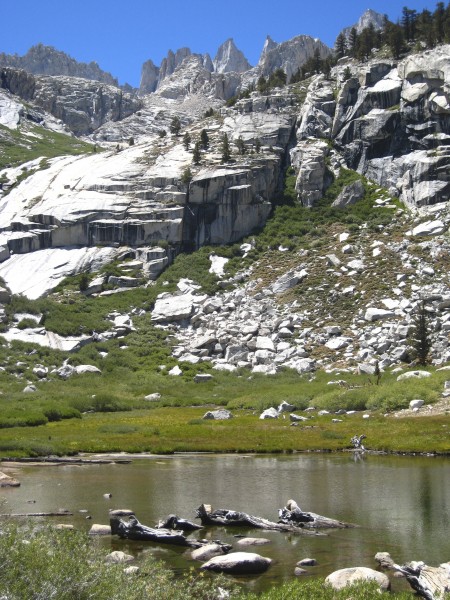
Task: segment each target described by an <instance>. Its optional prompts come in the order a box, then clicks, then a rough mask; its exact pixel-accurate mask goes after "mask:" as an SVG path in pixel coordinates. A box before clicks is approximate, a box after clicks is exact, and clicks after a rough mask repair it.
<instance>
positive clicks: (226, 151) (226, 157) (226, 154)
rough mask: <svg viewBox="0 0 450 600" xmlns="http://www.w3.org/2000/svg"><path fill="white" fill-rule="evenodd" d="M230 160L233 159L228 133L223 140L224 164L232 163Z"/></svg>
mask: <svg viewBox="0 0 450 600" xmlns="http://www.w3.org/2000/svg"><path fill="white" fill-rule="evenodd" d="M230 159H231V150H230V141H229V139H228V135H227V134H226V133H224V134H223V138H222V163H227V162H230Z"/></svg>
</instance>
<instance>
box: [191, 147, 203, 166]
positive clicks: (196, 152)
mask: <svg viewBox="0 0 450 600" xmlns="http://www.w3.org/2000/svg"><path fill="white" fill-rule="evenodd" d="M192 160H193V161H194V164H195V165H199V164H200V161H201V160H202V155H201V154H200V142H195V146H194V151H193V152H192Z"/></svg>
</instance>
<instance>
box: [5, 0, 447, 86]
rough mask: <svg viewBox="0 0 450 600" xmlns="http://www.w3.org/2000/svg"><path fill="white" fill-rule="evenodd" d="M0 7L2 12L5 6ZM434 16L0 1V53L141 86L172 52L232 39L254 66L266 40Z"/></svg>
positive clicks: (235, 4)
mask: <svg viewBox="0 0 450 600" xmlns="http://www.w3.org/2000/svg"><path fill="white" fill-rule="evenodd" d="M2 4H3V6H2ZM405 5H406V6H408V8H411V9H416V10H418V11H420V10H422V9H424V8H428V9H429V10H434V9H435V7H436V2H435V1H434V0H433V1H432V2H430V1H428V0H422V1H417V2H416V1H412V0H410V1H409V2H407V1H406V0H389V1H383V0H364V1H363V2H358V1H354V0H348V1H347V0H343V1H340V2H339V1H337V0H321V1H314V0H284V1H279V0H224V1H221V2H215V1H214V0H166V1H161V0H128V1H124V0H120V2H119V1H118V0H109V1H102V2H101V1H98V0H75V1H74V2H69V1H67V0H66V1H64V0H41V1H38V0H20V1H19V2H11V1H9V2H6V0H3V1H2V2H0V7H1V14H2V27H1V32H0V52H6V53H8V54H15V53H17V54H19V55H22V54H25V52H26V51H27V50H28V49H29V48H30V47H31V46H33V45H34V44H37V43H39V42H41V43H43V44H46V45H49V46H54V47H55V48H57V49H58V50H62V51H64V52H66V53H67V54H70V55H71V56H72V57H73V58H75V59H77V60H79V61H82V62H90V61H92V60H93V61H96V62H97V63H98V64H99V65H100V67H101V68H102V69H104V70H105V71H109V72H110V73H112V74H113V75H114V76H115V77H118V78H119V81H120V83H125V82H128V83H130V84H131V85H134V86H138V85H139V78H140V71H141V66H142V63H143V62H144V61H145V60H147V59H149V58H151V59H152V60H153V61H154V62H155V64H157V65H159V64H160V62H161V60H162V59H163V58H164V56H165V55H166V54H167V51H168V49H169V48H171V49H172V50H176V49H177V48H180V47H183V46H188V47H189V48H190V49H191V50H192V51H193V52H198V53H205V52H209V53H210V54H211V56H212V58H214V55H215V53H216V51H217V48H218V47H219V46H220V44H221V43H222V42H224V41H225V40H226V39H227V38H229V37H232V38H234V41H235V43H236V45H237V46H238V48H240V49H241V50H242V51H243V52H244V54H245V55H246V57H247V59H248V60H249V61H250V63H251V64H252V65H254V64H256V63H257V62H258V58H259V55H260V52H261V49H262V46H263V44H264V40H265V38H266V36H267V35H268V34H269V35H270V36H271V37H272V38H273V39H274V40H275V41H277V42H282V41H286V40H288V39H290V38H292V37H294V36H296V35H300V34H308V35H311V36H313V37H318V38H320V39H321V40H322V41H323V42H325V43H326V44H328V45H330V46H332V45H333V44H334V41H335V39H336V36H337V35H338V33H339V31H340V30H341V29H342V28H343V27H346V26H348V25H352V24H353V23H355V22H356V21H357V19H358V18H359V16H360V15H361V14H362V13H363V12H364V10H366V9H367V8H372V9H373V10H376V11H377V12H380V13H382V14H387V15H388V16H389V18H390V19H391V20H394V21H395V20H396V19H397V18H399V17H400V15H401V11H402V7H403V6H405Z"/></svg>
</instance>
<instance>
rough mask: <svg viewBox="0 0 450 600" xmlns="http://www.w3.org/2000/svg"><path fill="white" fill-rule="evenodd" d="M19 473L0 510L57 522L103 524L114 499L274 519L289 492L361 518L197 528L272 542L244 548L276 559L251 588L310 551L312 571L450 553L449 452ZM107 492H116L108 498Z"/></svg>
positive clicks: (177, 559) (167, 555)
mask: <svg viewBox="0 0 450 600" xmlns="http://www.w3.org/2000/svg"><path fill="white" fill-rule="evenodd" d="M17 477H18V478H19V480H20V481H21V484H22V485H21V487H20V488H12V489H2V490H1V491H0V499H1V498H4V499H5V500H6V504H5V507H6V508H5V509H3V512H17V513H22V512H41V511H42V512H47V511H55V510H58V509H59V508H66V509H69V510H70V511H71V512H73V513H74V516H73V517H64V518H59V519H58V522H67V523H73V524H74V525H75V526H76V527H77V528H79V529H82V530H86V531H88V530H89V529H90V527H91V525H92V523H104V524H108V510H109V509H110V508H126V509H132V510H134V511H135V513H136V516H137V518H138V519H139V520H140V521H141V523H144V524H146V525H150V526H154V525H155V524H156V522H157V521H158V520H159V519H160V518H164V517H166V516H167V515H169V514H171V513H175V514H177V515H178V516H180V517H184V518H187V519H191V520H194V517H195V509H196V508H197V507H198V506H200V504H202V503H206V504H211V505H212V507H213V509H215V508H228V509H233V510H238V511H243V512H247V513H250V514H254V515H258V516H261V517H264V518H267V519H270V520H273V521H276V520H277V510H278V508H281V507H283V506H284V505H285V504H286V502H287V500H288V499H290V498H293V499H295V500H296V501H297V503H298V504H299V506H300V507H301V508H302V509H303V510H305V511H312V512H316V513H319V514H322V515H325V516H328V517H333V518H336V519H340V520H342V521H346V522H349V523H354V524H356V525H358V527H356V528H352V529H343V530H331V531H328V532H327V536H313V537H311V536H303V535H293V534H286V533H281V532H265V531H261V530H246V531H244V532H242V531H241V530H238V531H236V529H232V528H228V529H226V530H225V529H223V528H211V529H209V528H208V529H207V530H203V531H202V532H200V534H199V537H205V538H211V539H221V540H222V541H224V542H229V543H232V544H234V549H239V547H236V538H235V537H234V534H236V533H239V534H241V533H245V534H246V535H247V534H248V535H249V536H252V537H265V538H268V539H269V540H270V544H268V545H265V546H259V547H257V548H256V549H255V548H254V547H249V548H246V550H247V551H250V552H252V551H256V552H258V553H259V554H262V555H264V556H268V557H270V558H272V559H273V564H272V566H271V567H270V569H269V571H268V572H267V573H265V574H263V575H261V576H258V577H256V578H255V577H248V578H243V579H241V582H242V583H243V584H244V585H245V586H247V587H248V588H249V589H251V590H253V591H256V592H258V591H261V590H262V589H265V588H267V587H269V586H271V585H272V584H273V583H279V582H281V581H285V580H287V579H290V578H292V577H293V573H294V568H295V565H296V563H297V562H298V561H299V560H301V559H302V558H306V557H309V558H315V559H316V560H317V561H318V566H316V567H310V568H308V571H309V573H310V574H311V576H316V575H320V576H326V575H328V574H329V573H331V572H332V571H334V570H336V569H339V568H344V567H351V566H368V567H372V568H376V563H375V561H374V555H375V554H376V552H380V551H385V552H390V554H391V556H392V558H393V559H394V560H395V561H396V562H398V563H400V564H401V563H402V562H406V561H410V560H423V561H425V562H426V563H428V564H430V565H437V564H439V563H440V562H444V561H448V560H450V542H449V535H448V532H449V520H450V460H449V459H445V458H435V457H414V458H411V457H392V456H372V455H366V456H364V457H362V458H358V457H357V456H356V455H353V454H351V453H349V454H345V455H335V454H333V455H329V454H325V455H324V454H313V455H309V454H306V455H305V454H299V455H289V456H279V455H277V456H270V455H269V456H267V455H263V456H255V455H248V456H247V455H175V456H168V457H166V456H164V457H163V456H158V457H146V458H133V460H132V463H131V464H127V465H125V464H111V465H88V466H87V465H83V466H72V465H71V466H66V465H64V466H61V465H60V466H27V465H23V466H21V467H20V469H19V471H18V474H17ZM105 493H111V494H112V498H110V499H105V498H104V497H103V494H105ZM30 501H34V502H33V503H30ZM81 510H87V511H88V514H89V515H91V516H92V520H87V519H86V513H83V512H80V511H81ZM52 522H55V520H54V519H53V520H52ZM101 543H102V544H103V545H105V546H106V547H108V548H111V549H113V550H117V549H122V550H124V551H126V552H130V553H132V554H135V555H136V556H137V557H139V556H140V555H141V554H142V553H143V552H144V553H147V552H151V553H152V554H153V555H154V556H155V557H157V558H159V559H163V560H164V561H166V562H167V564H168V565H170V566H171V567H172V568H174V569H175V570H177V571H178V570H183V569H186V568H189V567H191V566H193V565H194V566H198V565H199V563H197V562H193V561H192V560H191V559H190V558H189V554H188V552H186V550H185V549H182V548H175V547H172V546H157V545H155V544H152V543H147V544H143V543H141V542H126V541H121V540H118V539H117V538H110V537H107V538H104V539H103V540H102V542H101ZM395 585H396V586H397V588H396V589H399V587H398V586H402V584H401V583H398V582H397V583H396V584H395ZM400 589H409V587H408V586H405V587H404V588H400Z"/></svg>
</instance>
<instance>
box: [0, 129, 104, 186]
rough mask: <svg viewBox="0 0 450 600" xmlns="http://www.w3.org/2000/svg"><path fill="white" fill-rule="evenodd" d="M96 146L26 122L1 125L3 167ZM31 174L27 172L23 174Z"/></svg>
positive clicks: (0, 164) (0, 139) (82, 151)
mask: <svg viewBox="0 0 450 600" xmlns="http://www.w3.org/2000/svg"><path fill="white" fill-rule="evenodd" d="M94 148H95V147H94V146H93V145H92V144H88V143H86V142H83V141H81V140H79V139H77V138H75V137H72V136H70V135H66V134H64V133H59V132H56V131H50V130H48V129H44V128H43V127H39V126H37V125H32V124H28V123H27V125H26V127H22V128H20V129H17V130H15V129H9V128H8V127H5V126H4V125H0V170H1V169H4V168H5V167H15V166H18V165H20V164H23V163H26V162H28V161H31V160H34V159H36V158H39V157H46V158H53V157H55V156H64V155H66V154H71V155H72V154H73V155H77V154H86V153H90V152H94ZM43 167H45V165H43ZM28 174H30V173H28ZM28 174H26V173H24V176H27V175H28Z"/></svg>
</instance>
